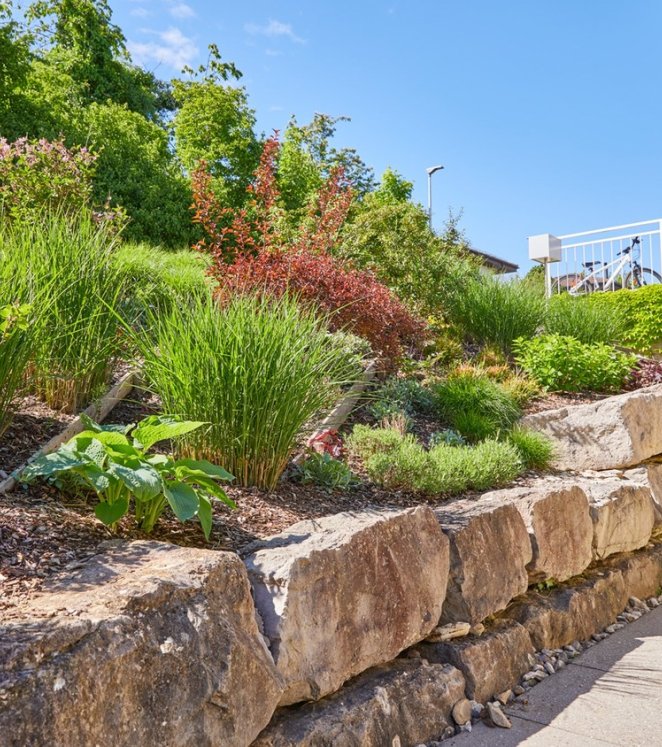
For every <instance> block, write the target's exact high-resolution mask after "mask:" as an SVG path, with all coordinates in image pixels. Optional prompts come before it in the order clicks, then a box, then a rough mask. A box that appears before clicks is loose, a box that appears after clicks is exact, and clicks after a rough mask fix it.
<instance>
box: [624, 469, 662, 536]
mask: <svg viewBox="0 0 662 747" xmlns="http://www.w3.org/2000/svg"><path fill="white" fill-rule="evenodd" d="M623 474H624V476H625V477H626V478H627V479H629V480H632V481H633V482H636V483H638V484H640V485H644V486H645V487H647V488H648V489H649V490H650V491H651V496H652V498H653V510H654V513H655V520H654V524H653V534H654V535H655V536H658V535H660V534H662V464H660V462H649V463H647V464H644V465H642V466H641V467H639V468H637V469H632V470H628V471H627V472H624V473H623Z"/></svg>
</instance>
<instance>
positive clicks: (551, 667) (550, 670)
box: [545, 662, 554, 674]
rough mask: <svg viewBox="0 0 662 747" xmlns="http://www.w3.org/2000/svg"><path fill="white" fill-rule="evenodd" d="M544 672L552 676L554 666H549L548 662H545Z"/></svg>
mask: <svg viewBox="0 0 662 747" xmlns="http://www.w3.org/2000/svg"><path fill="white" fill-rule="evenodd" d="M545 671H546V672H547V674H554V665H553V664H551V663H550V662H546V663H545Z"/></svg>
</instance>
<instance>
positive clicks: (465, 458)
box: [350, 426, 523, 495]
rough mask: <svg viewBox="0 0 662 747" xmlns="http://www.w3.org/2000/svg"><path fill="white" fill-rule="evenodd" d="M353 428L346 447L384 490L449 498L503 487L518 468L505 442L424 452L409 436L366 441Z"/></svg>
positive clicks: (511, 448) (514, 452)
mask: <svg viewBox="0 0 662 747" xmlns="http://www.w3.org/2000/svg"><path fill="white" fill-rule="evenodd" d="M357 428H358V426H357ZM357 428H355V429H354V431H355V432H354V433H353V435H352V439H350V448H352V449H353V450H354V452H355V453H357V455H358V456H360V457H361V458H362V459H363V463H364V466H365V468H366V471H367V472H368V474H369V476H370V478H371V479H372V480H374V481H375V482H377V483H378V484H380V485H383V486H384V487H387V488H392V489H403V490H411V491H413V492H419V493H424V494H426V495H435V494H446V495H454V494H458V493H462V492H464V491H466V490H486V489H488V488H492V487H498V486H500V485H505V484H507V483H508V482H510V481H511V480H513V479H514V478H515V477H516V476H517V475H518V474H519V473H520V472H521V471H522V469H523V464H522V461H521V458H520V455H519V453H518V451H517V449H516V448H515V447H514V446H513V445H512V444H511V443H508V442H505V441H496V440H493V439H489V440H486V441H482V442H481V443H479V444H477V445H475V446H450V445H446V444H441V445H438V446H434V447H433V448H431V449H430V450H429V451H426V450H425V449H424V448H423V446H422V445H421V444H420V443H419V442H418V441H416V440H415V439H414V438H413V437H411V436H405V437H402V436H399V438H398V435H399V434H397V433H395V432H393V433H394V434H395V437H394V436H393V435H391V434H389V435H385V434H383V433H381V434H380V433H378V432H377V433H376V434H375V435H374V436H372V438H370V437H368V435H367V434H366V433H365V431H363V430H360V431H359V433H358V434H357V433H356V430H357ZM376 430H378V429H376ZM357 435H358V438H357ZM380 445H381V446H382V448H381V449H380V448H379V446H380Z"/></svg>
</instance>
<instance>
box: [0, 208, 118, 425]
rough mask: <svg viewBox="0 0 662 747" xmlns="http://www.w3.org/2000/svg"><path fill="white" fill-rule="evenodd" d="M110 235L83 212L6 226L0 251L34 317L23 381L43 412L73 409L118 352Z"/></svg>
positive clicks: (101, 381) (100, 382)
mask: <svg viewBox="0 0 662 747" xmlns="http://www.w3.org/2000/svg"><path fill="white" fill-rule="evenodd" d="M117 241H118V239H117V235H116V232H115V231H114V230H112V229H111V228H110V227H109V226H107V225H103V224H97V223H96V222H95V221H94V219H93V217H92V216H91V215H90V214H88V213H81V214H80V215H79V216H78V217H77V218H75V219H74V218H72V217H68V216H66V215H65V214H64V213H42V214H41V219H40V220H39V221H35V222H33V223H23V224H21V225H18V224H16V225H13V226H11V225H8V224H5V225H4V227H3V230H2V234H1V235H0V242H1V244H2V252H3V255H4V256H5V258H6V259H7V261H8V262H9V263H11V264H12V265H13V266H14V267H15V268H16V275H17V277H18V278H20V282H21V283H22V284H23V286H24V287H26V288H27V291H26V293H25V296H26V299H27V302H28V303H30V304H32V308H33V311H34V319H33V320H32V322H31V324H32V329H31V333H32V335H33V345H32V353H31V363H30V371H29V373H30V384H31V386H32V389H33V391H34V392H35V393H36V394H37V396H39V397H40V398H41V399H43V400H44V401H45V402H46V403H47V404H48V405H49V406H50V407H52V408H53V409H56V410H64V411H65V412H75V411H77V410H79V409H80V408H81V407H83V406H85V405H86V404H87V403H88V402H89V401H90V399H91V398H92V397H93V396H95V394H97V393H98V392H99V391H100V390H101V389H102V388H103V387H104V385H106V384H107V382H108V380H109V377H110V374H111V372H112V368H113V363H114V360H115V358H116V356H117V354H118V352H119V349H120V341H119V336H118V331H119V327H120V323H119V319H118V316H117V310H118V309H119V304H120V299H121V295H122V282H121V278H120V277H119V275H118V272H117V271H116V269H115V267H114V265H113V263H112V262H111V257H112V254H113V252H114V250H115V247H116V245H117Z"/></svg>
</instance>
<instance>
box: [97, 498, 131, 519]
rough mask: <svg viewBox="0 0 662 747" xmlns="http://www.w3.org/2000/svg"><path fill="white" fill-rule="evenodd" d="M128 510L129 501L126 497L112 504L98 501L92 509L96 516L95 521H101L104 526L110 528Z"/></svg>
mask: <svg viewBox="0 0 662 747" xmlns="http://www.w3.org/2000/svg"><path fill="white" fill-rule="evenodd" d="M128 510H129V499H128V497H127V496H122V497H121V498H118V499H117V500H116V501H113V502H112V503H108V502H107V501H99V503H97V505H96V506H95V508H94V513H95V514H96V516H97V519H99V520H100V521H103V523H104V524H106V525H108V526H111V525H112V524H114V523H115V522H116V521H119V520H120V519H121V518H122V516H124V514H125V513H126V512H127V511H128Z"/></svg>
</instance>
